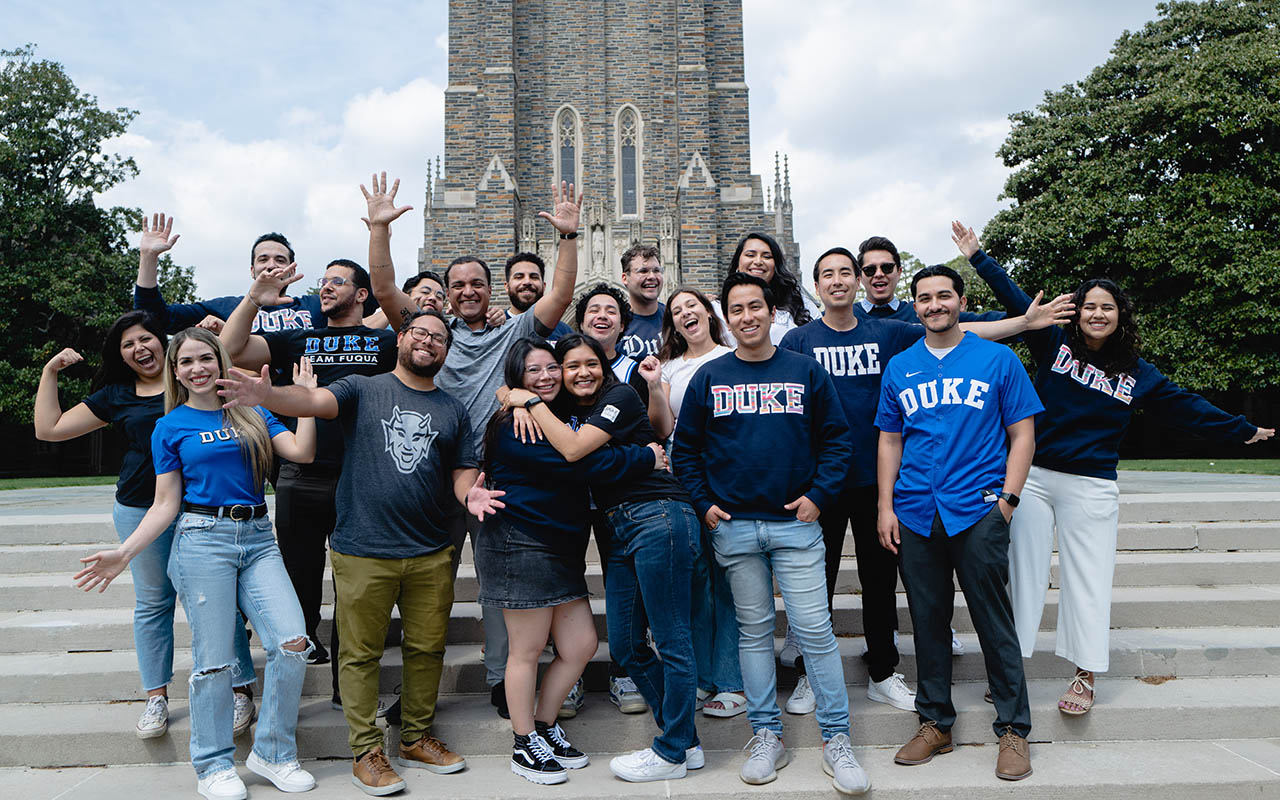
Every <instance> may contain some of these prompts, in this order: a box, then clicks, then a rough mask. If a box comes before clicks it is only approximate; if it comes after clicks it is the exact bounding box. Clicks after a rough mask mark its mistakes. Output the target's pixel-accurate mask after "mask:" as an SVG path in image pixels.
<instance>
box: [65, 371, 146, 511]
mask: <svg viewBox="0 0 1280 800" xmlns="http://www.w3.org/2000/svg"><path fill="white" fill-rule="evenodd" d="M84 404H85V405H86V406H88V407H89V410H90V411H92V412H93V415H94V416H95V417H97V418H98V419H100V420H102V421H103V422H106V423H109V424H111V425H114V426H115V428H116V430H117V431H119V432H120V434H121V435H122V436H123V437H124V441H125V446H126V447H125V451H124V459H123V460H121V462H120V480H119V481H117V482H116V500H117V501H118V502H119V503H120V505H124V506H133V507H134V508H146V507H148V506H150V505H151V503H152V502H153V501H154V500H155V497H156V471H155V467H153V466H152V465H151V432H152V431H153V430H155V427H156V420H158V419H160V417H162V416H164V392H161V393H159V394H153V395H151V396H149V397H139V396H138V393H137V391H136V389H135V387H134V386H133V384H127V383H112V384H108V385H106V386H104V387H102V388H101V389H99V390H98V391H96V392H94V393H93V394H91V395H89V396H88V397H86V398H85V399H84Z"/></svg>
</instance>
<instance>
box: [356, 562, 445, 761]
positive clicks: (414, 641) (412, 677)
mask: <svg viewBox="0 0 1280 800" xmlns="http://www.w3.org/2000/svg"><path fill="white" fill-rule="evenodd" d="M331 558H332V561H333V581H334V588H335V591H336V595H337V596H336V600H337V616H338V654H337V658H338V689H339V691H340V692H341V693H342V711H343V714H345V715H346V718H347V728H348V734H347V740H348V742H349V743H350V744H351V752H352V753H353V754H354V755H355V756H356V757H357V758H358V757H360V756H361V755H363V754H365V753H367V752H368V751H370V750H372V749H373V748H375V747H379V746H381V745H382V740H383V736H382V729H381V728H379V727H378V725H377V721H376V720H377V713H378V678H379V672H380V669H381V667H380V663H379V662H380V661H381V660H382V651H383V647H384V645H385V642H386V638H387V627H388V626H389V625H390V624H391V607H392V606H397V607H399V609H400V623H401V625H402V626H403V628H404V643H403V645H402V646H401V650H402V653H403V656H404V675H403V678H402V681H401V683H402V685H401V689H400V704H401V705H400V709H401V720H402V721H401V725H400V740H401V741H402V742H405V743H412V742H415V741H417V740H418V739H421V738H422V737H423V736H425V735H427V734H428V733H430V732H431V724H432V722H434V720H435V715H436V699H437V697H438V696H439V694H440V673H441V671H442V670H443V668H444V645H445V634H446V633H447V631H448V627H449V610H450V609H451V608H452V607H453V570H452V569H451V567H450V562H451V560H452V558H453V548H452V547H446V548H444V549H443V550H437V551H436V552H434V553H430V554H428V555H425V556H417V557H415V558H362V557H360V556H348V555H343V554H342V553H339V552H337V551H332V556H331ZM393 755H394V754H393Z"/></svg>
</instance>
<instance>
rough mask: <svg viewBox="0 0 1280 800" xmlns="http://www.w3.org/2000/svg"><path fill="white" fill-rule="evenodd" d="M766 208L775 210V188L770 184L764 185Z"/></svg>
mask: <svg viewBox="0 0 1280 800" xmlns="http://www.w3.org/2000/svg"><path fill="white" fill-rule="evenodd" d="M764 210H765V211H766V212H768V211H772V210H773V188H772V187H770V186H766V187H764Z"/></svg>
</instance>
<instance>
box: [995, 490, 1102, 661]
mask: <svg viewBox="0 0 1280 800" xmlns="http://www.w3.org/2000/svg"><path fill="white" fill-rule="evenodd" d="M1119 518H1120V490H1119V488H1118V487H1117V486H1116V482H1115V481H1111V480H1106V479H1104V478H1090V477H1085V476H1083V475H1072V474H1069V473H1066V472H1056V471H1054V470H1050V469H1044V468H1042V467H1036V466H1033V467H1031V472H1030V473H1029V474H1028V475H1027V483H1026V485H1025V486H1024V487H1023V490H1022V495H1021V502H1020V503H1019V505H1018V508H1017V510H1016V511H1015V512H1014V514H1013V522H1012V524H1011V526H1010V535H1009V594H1010V597H1011V599H1012V600H1013V617H1014V624H1015V626H1016V627H1017V630H1018V643H1019V645H1021V647H1022V655H1023V657H1024V658H1030V657H1031V654H1032V652H1033V650H1034V649H1035V644H1036V631H1038V630H1039V629H1040V617H1041V616H1042V615H1043V613H1044V601H1045V594H1046V592H1047V591H1048V589H1049V564H1050V560H1051V559H1052V556H1053V538H1054V536H1053V534H1054V528H1055V526H1056V528H1057V532H1058V573H1059V576H1060V577H1059V582H1060V584H1061V591H1060V592H1059V598H1058V637H1057V647H1056V650H1055V652H1056V653H1057V654H1058V655H1059V656H1061V657H1062V658H1065V659H1067V660H1068V661H1070V662H1071V663H1072V664H1075V665H1076V666H1077V667H1079V668H1080V669H1086V670H1089V671H1090V672H1106V671H1107V667H1108V665H1109V661H1110V654H1111V646H1110V632H1111V581H1112V577H1113V575H1114V573H1115V565H1116V526H1117V524H1118V523H1119Z"/></svg>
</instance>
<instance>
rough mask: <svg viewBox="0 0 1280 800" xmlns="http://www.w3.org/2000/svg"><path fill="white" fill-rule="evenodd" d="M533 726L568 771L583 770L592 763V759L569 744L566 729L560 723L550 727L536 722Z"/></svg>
mask: <svg viewBox="0 0 1280 800" xmlns="http://www.w3.org/2000/svg"><path fill="white" fill-rule="evenodd" d="M533 726H534V728H535V729H537V731H538V735H539V736H541V737H542V738H543V740H544V741H545V742H546V743H547V744H548V745H550V746H551V753H552V755H554V756H555V757H556V761H559V762H560V765H561V766H563V767H567V768H568V769H582V768H583V767H585V766H586V765H587V764H588V763H590V761H591V759H589V758H587V754H586V753H584V752H582V751H581V750H579V749H578V748H576V747H574V746H573V745H571V744H569V740H568V739H566V738H564V729H563V728H561V727H560V723H558V722H557V723H556V724H555V725H548V724H547V723H545V722H538V721H536V720H535V721H534V723H533Z"/></svg>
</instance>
